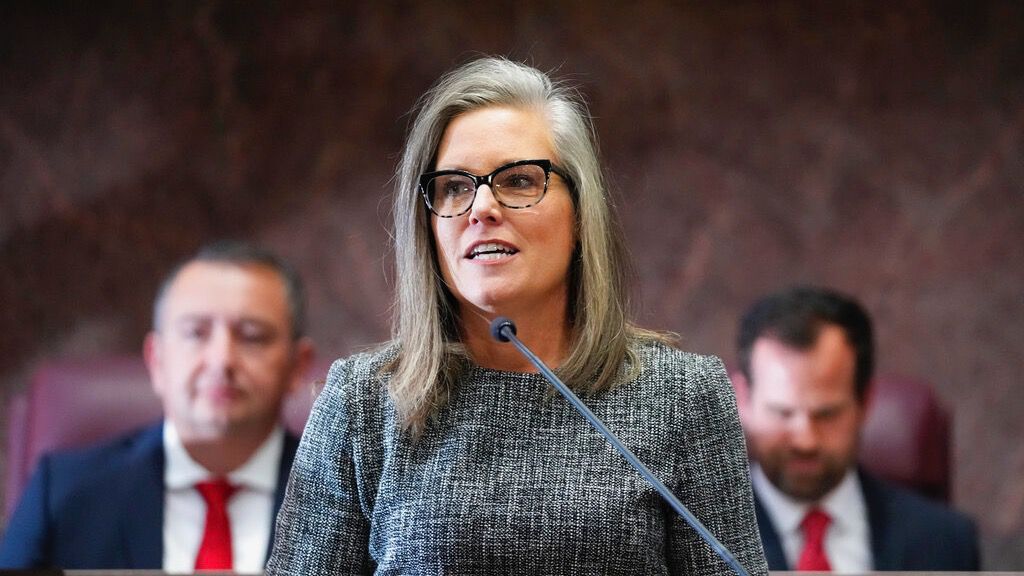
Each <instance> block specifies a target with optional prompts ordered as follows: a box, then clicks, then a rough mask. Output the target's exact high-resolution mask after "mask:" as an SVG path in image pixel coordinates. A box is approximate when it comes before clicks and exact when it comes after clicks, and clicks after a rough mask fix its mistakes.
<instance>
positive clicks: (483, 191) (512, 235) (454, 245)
mask: <svg viewBox="0 0 1024 576" xmlns="http://www.w3.org/2000/svg"><path fill="white" fill-rule="evenodd" d="M537 159H548V160H551V162H552V163H553V164H556V163H557V162H558V159H557V158H555V154H554V146H553V143H552V136H551V132H550V130H548V127H547V122H546V121H545V119H544V117H543V116H542V115H541V114H540V113H538V112H535V111H532V110H527V109H519V108H511V107H505V106H492V107H487V108H481V109H477V110H474V111H471V112H467V113H465V114H462V115H460V116H457V117H456V118H455V119H453V120H452V121H451V122H450V123H449V124H448V127H447V129H446V130H445V132H444V136H443V137H442V138H441V143H440V145H439V147H438V151H437V167H436V168H435V169H436V170H449V169H455V170H465V171H467V172H471V173H473V174H478V175H484V174H489V173H490V172H491V171H493V170H494V169H495V168H498V167H499V166H502V165H504V164H508V163H509V162H514V161H516V160H537ZM431 220H432V226H433V229H434V239H435V241H436V243H437V253H438V259H439V260H440V261H439V264H440V268H441V274H442V276H443V278H444V281H445V283H446V284H447V285H448V288H449V289H450V290H451V291H452V294H454V296H455V298H456V300H457V301H458V302H459V306H460V309H461V311H462V313H463V314H464V313H466V312H467V311H468V310H467V307H470V308H473V309H476V310H478V311H480V312H482V313H484V314H486V315H488V316H490V315H495V314H509V315H513V314H516V313H517V312H519V311H521V310H522V311H544V310H560V311H562V312H563V313H564V311H565V307H566V302H567V299H568V281H569V280H568V276H569V264H570V260H571V258H572V254H573V248H574V246H575V244H576V234H575V217H574V214H573V203H572V198H571V197H570V192H569V189H568V186H567V184H566V183H565V182H564V181H563V180H562V179H561V178H559V177H558V176H556V175H555V174H554V173H551V176H550V179H549V181H548V191H547V194H546V195H545V196H544V198H543V199H542V200H541V201H540V202H539V203H537V204H535V205H534V206H531V207H529V208H522V209H512V208H506V207H504V206H502V205H501V204H499V203H498V202H497V200H495V198H494V195H493V191H492V190H491V187H490V186H487V185H483V186H480V188H479V190H477V193H476V198H475V199H474V200H473V205H472V207H471V208H470V210H469V212H467V213H466V214H463V215H461V216H455V217H453V218H439V217H437V216H432V217H431Z"/></svg>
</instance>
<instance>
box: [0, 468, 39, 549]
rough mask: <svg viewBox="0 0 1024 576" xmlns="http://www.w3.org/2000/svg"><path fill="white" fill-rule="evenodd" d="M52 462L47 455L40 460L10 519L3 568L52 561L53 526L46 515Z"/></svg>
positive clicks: (3, 547) (5, 540) (5, 537)
mask: <svg viewBox="0 0 1024 576" xmlns="http://www.w3.org/2000/svg"><path fill="white" fill-rule="evenodd" d="M49 462H50V459H49V457H48V456H44V457H43V458H42V459H41V460H40V461H39V465H38V466H36V470H35V472H34V473H33V474H32V478H31V480H29V483H28V486H27V487H26V488H25V492H24V493H23V494H22V496H21V500H20V501H19V502H18V507H17V508H16V509H15V511H14V515H13V516H11V521H10V523H9V524H8V525H7V530H6V531H5V533H4V537H3V542H2V543H0V569H4V568H8V569H24V568H41V567H46V566H49V565H50V564H51V562H52V559H51V558H50V557H49V541H50V529H51V526H50V522H49V514H48V512H47V500H48V494H49V486H50V473H49V470H50V465H49Z"/></svg>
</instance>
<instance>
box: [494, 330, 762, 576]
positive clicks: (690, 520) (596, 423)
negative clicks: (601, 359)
mask: <svg viewBox="0 0 1024 576" xmlns="http://www.w3.org/2000/svg"><path fill="white" fill-rule="evenodd" d="M491 334H492V335H493V336H494V337H495V339H497V340H500V341H502V342H511V343H512V344H513V345H514V346H515V347H516V348H518V349H519V351H520V352H522V354H523V356H526V359H527V360H529V361H530V362H531V363H532V364H533V365H534V366H536V367H537V369H538V370H540V373H541V374H543V375H544V377H545V378H547V379H548V381H549V382H551V384H552V385H553V386H554V387H555V388H556V389H557V390H558V392H559V394H561V395H562V396H564V397H565V399H566V400H568V401H569V403H570V404H572V405H573V408H576V411H577V412H579V413H580V414H582V415H583V417H584V418H586V419H587V421H588V422H590V424H591V425H592V426H593V427H594V428H596V429H597V431H598V432H600V433H601V435H602V436H604V437H605V439H606V440H608V442H609V443H611V445H612V446H614V447H615V449H616V450H618V451H619V454H622V456H623V457H624V458H625V459H626V460H627V461H628V462H629V463H630V464H632V465H633V467H634V468H636V470H637V472H639V473H640V475H641V476H643V477H644V478H646V479H647V481H648V482H650V483H651V485H652V486H654V488H655V489H656V490H657V491H658V493H659V494H661V497H662V498H664V499H665V501H666V502H668V503H669V505H670V506H672V508H673V509H674V510H675V511H676V512H677V513H678V514H679V515H680V516H682V517H683V519H684V520H686V523H687V524H689V525H690V527H692V528H693V529H694V530H696V531H697V533H698V534H699V535H700V537H701V538H703V539H704V541H705V542H707V543H708V545H709V546H711V549H712V550H714V551H715V553H716V554H718V555H719V556H720V557H721V558H722V560H724V561H725V563H726V564H728V565H729V566H731V567H732V569H733V570H735V571H736V573H737V574H739V575H740V576H749V573H748V572H747V571H746V569H745V568H743V566H742V565H740V563H739V561H737V560H736V557H735V556H733V555H732V553H730V552H729V550H728V549H727V548H726V547H725V545H723V544H722V543H721V542H720V541H719V540H718V538H715V535H714V534H712V533H711V531H710V530H708V529H707V527H706V526H704V524H702V523H701V521H700V520H698V519H697V517H696V516H694V515H693V513H691V512H690V511H689V509H687V508H686V506H684V505H683V503H682V502H680V501H679V499H678V498H676V496H675V494H673V493H672V491H671V490H669V489H668V487H667V486H665V485H664V484H663V483H662V482H661V480H658V478H657V477H656V476H655V475H654V473H653V472H651V471H650V469H648V468H647V466H645V465H644V463H643V462H641V461H640V459H639V458H637V457H636V455H634V454H633V452H631V451H630V449H629V448H626V446H625V445H624V444H623V443H622V442H621V441H620V440H619V439H618V437H617V436H615V434H613V433H612V431H611V430H609V429H608V427H607V426H605V425H604V422H601V419H600V418H598V417H597V415H595V414H594V413H593V412H592V411H591V410H590V408H588V407H587V405H586V404H584V403H583V401H582V400H580V399H579V397H578V396H576V394H575V393H573V391H572V390H570V389H569V387H568V386H566V385H565V383H564V382H562V380H561V379H560V378H559V377H558V376H555V373H554V372H552V371H551V369H550V368H548V367H547V365H546V364H544V362H543V361H542V360H541V359H540V358H538V357H537V355H536V354H534V353H533V352H532V351H531V350H530V349H529V348H527V347H526V344H523V342H522V341H521V340H520V339H519V338H518V337H516V326H515V324H513V323H512V321H511V320H509V319H507V318H500V317H499V318H495V319H494V321H493V322H491Z"/></svg>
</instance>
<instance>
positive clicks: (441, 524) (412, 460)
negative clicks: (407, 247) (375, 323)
mask: <svg viewBox="0 0 1024 576" xmlns="http://www.w3.org/2000/svg"><path fill="white" fill-rule="evenodd" d="M636 350H637V352H638V354H639V357H640V360H641V365H642V371H641V374H640V376H639V377H638V378H637V379H636V380H634V381H632V382H628V383H626V384H623V385H621V386H619V387H617V388H615V389H613V390H612V391H610V392H607V393H603V394H599V395H594V396H591V397H588V398H586V402H587V405H588V406H589V407H590V408H591V409H592V410H593V411H594V412H595V413H596V414H597V415H598V417H600V418H601V419H602V420H603V421H604V422H605V423H606V424H607V425H608V427H609V428H610V429H611V430H612V431H614V432H615V433H616V434H617V435H619V437H620V438H621V439H622V441H623V443H625V444H626V445H627V446H629V447H630V449H631V450H632V451H633V452H634V453H635V454H636V455H637V456H638V457H639V458H640V459H641V460H642V461H644V463H646V464H647V465H648V467H650V468H651V470H652V471H654V473H655V474H656V475H657V476H658V477H659V478H661V479H662V481H663V482H664V483H665V484H666V485H667V486H668V487H669V488H670V489H671V490H672V491H673V492H674V493H675V494H676V495H677V496H678V497H679V499H680V500H681V501H682V502H683V503H684V504H685V505H687V506H688V507H689V508H690V510H691V511H692V512H693V513H694V514H695V515H696V516H697V517H698V518H700V520H701V521H702V522H703V523H704V524H705V525H706V526H707V527H708V528H709V529H710V530H711V532H712V533H714V534H715V535H716V536H717V537H718V538H719V539H720V540H721V541H722V542H723V543H724V544H725V545H726V546H727V547H728V548H729V549H730V550H732V551H733V553H734V554H736V556H737V557H738V558H739V560H740V562H741V563H742V564H743V565H744V566H745V567H746V568H747V569H748V570H749V571H750V573H751V574H767V567H766V564H765V559H764V553H763V552H762V550H761V541H760V538H759V536H758V530H757V522H756V520H755V516H754V505H753V500H752V496H751V489H750V481H749V476H748V472H747V456H746V448H745V445H744V440H743V434H742V431H741V430H740V425H739V421H738V418H737V414H736V406H735V400H734V397H733V393H732V387H731V386H730V384H729V380H728V379H727V377H726V375H725V371H724V369H723V367H722V363H721V361H719V360H718V359H717V358H713V357H707V356H696V355H693V354H688V353H685V352H680V351H678V350H675V349H673V348H670V347H667V346H664V345H660V344H637V345H636ZM395 351H396V348H395V347H393V346H392V347H389V348H387V349H385V350H383V351H380V352H377V353H374V354H363V355H358V356H353V357H351V358H348V359H345V360H340V361H338V362H336V363H335V364H334V366H333V367H332V368H331V371H330V373H329V375H328V377H327V383H326V385H325V387H324V391H323V392H322V393H321V395H320V398H319V399H318V400H317V402H316V405H315V406H314V408H313V412H312V415H311V416H310V420H309V423H308V424H307V426H306V432H305V435H304V436H303V438H302V442H301V444H300V446H299V452H298V454H297V455H296V458H295V464H294V467H293V468H292V475H291V479H290V481H289V485H288V489H287V492H286V495H285V502H284V504H283V506H282V507H281V512H280V514H279V516H278V521H277V522H278V523H277V531H276V539H275V542H274V547H273V552H272V553H271V558H270V561H269V564H268V566H267V573H268V574H270V575H271V576H277V575H286V574H287V575H304V576H305V575H310V574H372V573H376V574H424V575H427V574H431V575H433V574H565V575H568V574H574V575H575V574H652V575H653V574H698V575H699V574H728V573H730V569H729V568H728V567H727V566H726V565H725V564H724V563H723V562H722V561H721V560H720V559H719V558H718V556H717V555H716V554H715V553H714V552H713V551H712V550H711V549H710V548H709V547H708V546H707V545H705V544H704V543H703V542H701V541H700V539H699V537H698V536H697V534H696V533H695V532H694V531H693V530H692V529H690V528H689V527H688V526H687V525H686V524H685V523H684V521H683V520H682V519H681V518H678V517H677V516H676V515H675V513H674V512H673V511H672V510H671V509H670V508H669V507H668V506H667V505H665V504H663V503H662V502H661V500H660V497H659V496H658V494H657V492H656V491H655V490H654V489H653V488H651V487H649V486H648V485H647V484H646V482H645V481H644V479H643V478H642V477H641V476H640V475H639V474H638V473H637V472H635V471H633V470H632V469H631V468H630V467H629V464H628V463H627V462H626V461H625V460H624V459H623V458H622V457H621V456H620V455H619V454H618V453H617V452H615V450H614V449H613V448H612V447H611V446H609V445H608V444H607V443H606V442H605V440H604V439H603V438H602V437H601V436H600V435H599V434H598V433H597V432H595V431H593V430H592V429H591V428H590V425H589V424H588V423H587V422H586V420H584V419H583V417H582V416H580V415H579V414H577V413H576V412H575V411H574V410H573V408H572V407H571V406H570V405H569V404H568V403H567V402H566V401H565V400H563V399H562V398H561V397H558V396H557V395H555V394H554V393H553V392H552V391H551V390H550V387H549V386H548V384H547V383H546V382H545V381H544V379H543V378H542V377H541V376H540V375H538V374H524V373H512V372H499V371H495V370H488V369H484V368H480V367H477V366H471V367H469V368H467V370H466V373H465V374H464V376H463V378H462V379H461V380H460V384H459V387H458V389H457V390H454V391H453V392H452V394H451V396H450V398H449V400H448V403H447V404H446V405H445V406H444V407H443V408H441V409H440V411H439V412H438V414H437V416H436V419H435V420H433V421H432V422H431V424H430V426H429V427H428V429H427V431H426V432H425V433H424V435H423V436H421V437H420V438H419V439H418V440H417V441H416V442H411V441H410V439H409V438H408V437H407V436H406V435H405V434H403V433H401V432H399V431H398V427H397V423H396V418H395V411H394V408H393V405H392V403H391V401H390V400H389V398H388V395H387V392H386V391H385V387H386V384H387V375H380V374H379V370H380V367H381V366H382V365H384V363H385V362H387V361H388V360H389V359H391V358H393V357H394V354H395Z"/></svg>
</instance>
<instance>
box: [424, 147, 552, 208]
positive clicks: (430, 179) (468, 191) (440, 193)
mask: <svg viewBox="0 0 1024 576" xmlns="http://www.w3.org/2000/svg"><path fill="white" fill-rule="evenodd" d="M552 172H554V173H555V174H557V175H558V176H559V177H561V178H562V179H563V180H565V181H566V183H569V182H570V180H569V175H568V174H566V173H565V171H564V170H562V169H561V168H558V167H557V166H554V165H552V164H551V161H550V160H519V161H517V162H510V163H508V164H505V165H504V166H499V167H498V168H496V169H495V170H494V172H491V173H490V174H487V175H485V176H477V175H476V174H472V173H470V172H466V171H464V170H438V171H436V172H426V173H424V174H422V175H420V194H422V195H423V200H424V201H425V202H426V203H427V208H429V209H430V211H431V212H433V213H434V214H436V215H438V216H440V217H441V218H454V217H455V216H462V215H463V214H465V213H466V212H469V209H470V208H471V207H472V206H473V201H474V200H475V199H476V191H477V190H479V189H480V186H482V185H484V184H487V185H488V186H490V187H491V193H492V194H494V199H495V200H497V201H498V203H499V204H501V205H502V206H504V207H506V208H513V209H520V208H529V207H530V206H535V205H537V203H538V202H540V201H541V200H543V199H544V195H545V194H547V191H548V179H549V177H550V175H551V173H552Z"/></svg>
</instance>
